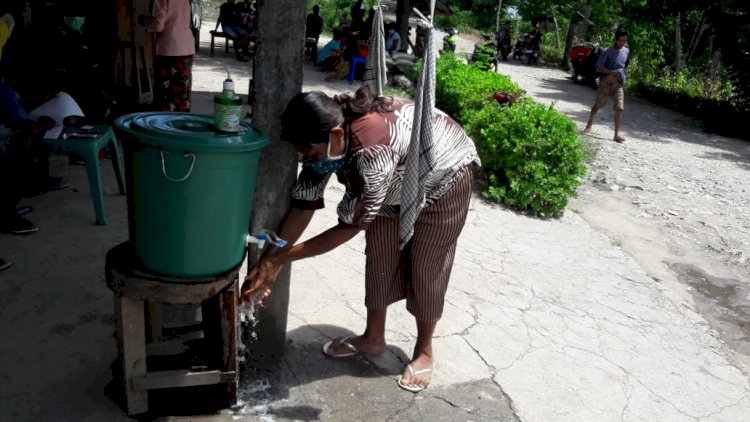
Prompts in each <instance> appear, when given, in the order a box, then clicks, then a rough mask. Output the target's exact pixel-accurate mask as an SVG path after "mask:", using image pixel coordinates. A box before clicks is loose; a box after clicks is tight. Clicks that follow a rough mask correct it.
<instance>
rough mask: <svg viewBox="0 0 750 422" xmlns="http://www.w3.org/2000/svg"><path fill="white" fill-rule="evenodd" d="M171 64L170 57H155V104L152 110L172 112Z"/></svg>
mask: <svg viewBox="0 0 750 422" xmlns="http://www.w3.org/2000/svg"><path fill="white" fill-rule="evenodd" d="M171 64H172V63H171V60H170V57H166V56H156V57H154V102H153V104H152V108H153V109H154V110H156V111H170V103H171V101H170V88H169V86H170V84H171V80H172V77H171V71H170V69H171Z"/></svg>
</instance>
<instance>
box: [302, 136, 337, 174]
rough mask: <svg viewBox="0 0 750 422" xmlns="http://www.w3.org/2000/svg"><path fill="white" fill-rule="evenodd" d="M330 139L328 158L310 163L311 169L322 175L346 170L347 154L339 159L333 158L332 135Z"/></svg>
mask: <svg viewBox="0 0 750 422" xmlns="http://www.w3.org/2000/svg"><path fill="white" fill-rule="evenodd" d="M328 138H329V139H328V151H327V152H326V158H322V159H320V160H318V161H315V162H313V163H310V167H312V169H313V170H315V171H317V172H318V173H320V174H331V173H337V172H339V171H341V169H342V168H344V162H345V161H346V152H344V153H343V154H341V155H339V156H337V157H331V139H330V135H329V137H328Z"/></svg>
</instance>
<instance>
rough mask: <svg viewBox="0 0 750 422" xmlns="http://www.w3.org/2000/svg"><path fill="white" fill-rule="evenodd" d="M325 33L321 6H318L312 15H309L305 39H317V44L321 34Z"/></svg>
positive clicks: (314, 8)
mask: <svg viewBox="0 0 750 422" xmlns="http://www.w3.org/2000/svg"><path fill="white" fill-rule="evenodd" d="M321 32H323V18H322V17H320V6H318V5H317V4H316V5H315V6H313V8H312V13H310V14H309V15H307V23H306V24H305V37H306V38H315V43H316V44H317V42H318V40H319V39H320V33H321Z"/></svg>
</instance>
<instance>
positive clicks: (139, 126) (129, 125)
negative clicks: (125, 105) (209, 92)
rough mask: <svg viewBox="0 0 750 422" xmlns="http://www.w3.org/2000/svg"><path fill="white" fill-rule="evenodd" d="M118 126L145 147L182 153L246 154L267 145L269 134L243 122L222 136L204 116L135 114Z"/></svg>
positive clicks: (210, 118)
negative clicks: (145, 145)
mask: <svg viewBox="0 0 750 422" xmlns="http://www.w3.org/2000/svg"><path fill="white" fill-rule="evenodd" d="M115 126H116V127H117V128H119V129H121V130H123V131H125V132H127V133H129V134H130V135H132V136H134V137H135V138H137V139H138V140H139V141H140V142H142V143H144V144H147V145H150V146H154V147H159V148H165V149H173V150H180V151H191V152H203V151H208V152H247V151H257V150H259V149H262V148H263V147H264V146H266V145H267V144H268V134H267V133H266V132H265V131H264V130H262V129H260V128H258V127H256V126H253V125H251V124H249V123H245V122H241V123H240V130H239V131H238V132H235V133H227V132H219V131H217V130H216V129H215V127H214V118H213V116H207V115H202V114H192V113H172V112H155V113H133V114H128V115H125V116H121V117H119V118H118V119H117V120H115Z"/></svg>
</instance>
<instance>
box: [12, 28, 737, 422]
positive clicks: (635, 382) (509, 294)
mask: <svg viewBox="0 0 750 422" xmlns="http://www.w3.org/2000/svg"><path fill="white" fill-rule="evenodd" d="M203 39H204V40H205V39H207V38H206V37H204V38H203ZM235 63H237V62H235V61H234V60H232V56H231V54H230V55H226V56H223V53H218V52H217V57H216V58H215V59H208V58H205V57H204V58H200V59H198V60H196V70H195V74H196V81H195V86H196V91H197V93H196V104H195V110H196V111H208V110H210V103H207V102H206V101H207V100H209V99H210V95H211V94H210V92H216V90H218V89H219V87H220V86H221V80H222V79H223V78H224V74H223V73H222V72H223V67H224V65H225V64H231V65H235ZM305 70H306V79H305V81H306V89H310V87H312V86H316V87H320V88H325V89H327V90H328V91H329V92H331V91H334V90H341V89H342V88H345V87H348V84H346V83H343V84H337V85H326V84H324V83H323V82H322V75H321V74H320V73H319V72H316V71H315V70H314V69H311V68H309V67H306V69H305ZM205 78H210V79H205ZM238 79H239V78H238ZM237 85H238V86H240V87H241V86H242V85H241V83H238V84H237ZM332 87H333V88H332ZM316 89H317V88H316ZM104 178H105V184H106V185H107V188H108V192H114V187H115V186H116V185H115V181H114V177H113V175H112V172H111V169H109V168H106V166H105V174H104ZM71 182H72V184H73V189H75V190H73V189H70V190H67V191H60V192H52V193H49V194H47V195H45V196H42V197H38V198H33V199H31V200H28V201H24V203H28V204H31V205H33V206H34V208H35V210H36V211H35V212H34V214H33V215H32V219H33V220H34V221H35V222H37V224H38V225H40V227H41V230H40V232H39V233H37V234H35V235H32V236H27V237H10V236H2V237H1V239H2V241H1V242H2V243H1V246H0V255H2V256H4V257H7V258H10V259H12V260H14V261H15V262H16V265H15V266H14V267H13V268H11V269H9V270H6V271H3V272H0V304H2V306H0V320H1V321H2V323H1V324H2V333H3V341H2V342H1V343H0V361H1V362H3V370H2V372H1V375H2V381H3V382H2V383H1V384H0V385H2V386H1V387H0V420H8V421H16V420H18V421H27V420H35V421H42V420H54V421H62V420H75V421H81V420H84V421H101V420H112V421H116V420H127V418H126V417H125V416H124V414H123V413H122V411H121V410H119V409H118V408H117V407H116V405H114V404H113V403H112V402H111V401H110V400H109V399H108V398H107V397H106V396H105V391H107V390H106V385H107V384H108V383H109V382H110V380H111V375H110V371H109V367H108V365H109V364H110V362H111V360H112V359H113V358H114V356H115V344H114V340H113V339H112V336H111V335H112V331H113V330H114V327H113V325H112V320H111V313H112V301H111V293H110V291H109V290H107V288H106V287H105V285H104V254H105V253H106V251H107V249H108V248H109V247H112V246H114V245H115V244H117V243H119V242H121V241H123V240H125V238H126V237H127V230H126V224H127V221H126V210H125V201H124V198H123V197H120V196H116V195H113V194H109V195H107V197H106V198H105V201H106V203H107V211H108V213H109V218H110V221H111V222H110V225H109V226H106V227H97V226H94V225H93V210H92V209H91V200H90V197H89V196H88V184H87V182H86V178H85V172H84V171H83V167H80V166H73V167H71ZM342 194H343V189H342V188H341V187H340V186H338V185H337V184H335V183H332V184H331V185H330V186H329V188H328V190H327V192H326V200H327V204H328V207H327V208H326V209H324V210H322V211H320V212H318V213H317V214H316V216H315V218H314V219H313V222H312V224H311V227H310V229H309V230H308V233H306V236H310V235H314V234H316V233H319V232H321V231H322V230H324V229H326V228H327V227H330V226H332V225H333V224H335V222H336V216H335V204H336V203H337V202H338V199H339V198H340V197H341V196H342ZM617 243H618V242H617V241H616V240H613V239H610V238H607V237H606V236H604V235H602V234H600V233H598V232H596V231H595V230H593V229H592V228H590V227H589V226H588V225H587V224H586V223H585V222H584V221H583V219H582V218H580V217H579V216H578V215H577V214H576V213H574V212H571V211H570V210H569V211H568V212H566V214H565V215H564V217H562V218H560V219H558V220H550V221H542V220H537V219H532V218H528V217H525V216H521V215H517V214H515V213H513V212H511V211H508V210H505V209H503V208H501V207H498V206H496V205H492V204H488V203H486V202H485V201H484V200H482V199H481V198H480V196H479V195H475V197H474V198H473V200H472V206H471V211H470V213H469V217H468V221H467V224H466V227H465V229H464V232H463V234H462V236H461V238H460V240H459V248H458V253H457V256H456V264H455V266H454V270H453V278H452V281H451V285H450V287H449V290H448V295H447V300H446V309H445V314H444V316H443V319H442V320H441V322H440V323H439V325H438V329H437V332H436V339H435V354H436V366H435V374H434V377H433V382H432V384H431V385H430V387H429V388H428V389H427V390H425V391H424V392H423V393H421V394H418V395H413V394H411V393H407V392H404V391H402V390H400V389H399V388H398V387H397V385H396V380H397V379H398V376H399V374H400V373H401V371H402V370H403V367H404V365H405V364H406V363H407V362H408V360H409V356H410V353H411V348H412V347H413V343H414V339H415V334H416V329H415V326H414V321H413V318H412V317H411V316H410V315H409V314H408V313H407V312H406V311H405V310H404V305H403V303H398V304H396V305H394V306H393V307H392V308H391V310H390V312H389V317H388V323H387V338H386V339H387V342H388V351H387V353H386V354H384V355H383V356H380V357H372V358H371V357H353V358H343V359H330V358H326V357H325V356H323V354H322V352H321V346H322V344H323V343H324V342H325V341H327V340H328V339H330V338H334V337H336V336H339V335H346V334H352V333H359V332H361V330H362V329H363V328H364V325H365V309H364V306H363V298H364V287H363V284H364V283H363V280H364V255H363V251H364V237H363V236H361V235H360V236H358V237H356V238H355V239H353V240H352V241H351V242H349V243H348V244H346V245H344V246H342V247H340V248H338V249H337V250H335V251H333V252H331V253H329V254H327V255H324V256H320V257H317V258H314V259H309V260H306V261H301V262H298V263H295V264H294V267H293V276H292V287H291V304H290V316H289V324H288V336H287V340H288V347H287V351H286V356H285V357H284V359H283V360H282V362H281V364H280V365H278V366H270V367H264V368H262V369H259V370H257V371H255V372H253V373H248V374H245V380H244V381H243V386H242V392H241V393H242V397H243V399H244V400H245V401H246V403H247V404H246V405H245V406H244V407H242V408H239V409H235V410H225V411H223V412H221V414H218V415H205V416H190V417H187V416H171V417H169V416H166V417H164V420H174V421H178V420H180V421H182V420H184V421H187V420H190V421H198V420H211V421H223V420H226V421H229V420H233V421H234V420H242V421H256V420H263V421H268V420H279V421H281V420H325V421H344V420H346V421H350V420H363V421H377V420H398V421H441V420H443V421H469V420H471V421H498V420H501V421H515V420H523V421H538V422H552V421H576V422H581V421H595V422H598V421H670V422H672V421H728V422H739V421H746V420H750V384H749V383H748V377H747V375H746V374H743V373H742V372H741V371H740V370H739V369H737V367H736V366H735V365H734V364H733V362H732V358H731V353H730V351H729V350H728V349H727V346H726V345H725V344H724V343H723V342H722V341H721V339H720V337H719V335H718V334H717V333H716V332H715V331H714V330H712V329H711V327H710V326H709V324H708V323H707V322H706V321H705V319H704V318H703V317H701V316H700V315H698V314H697V313H696V312H695V311H694V310H693V304H692V303H690V302H688V301H687V299H686V298H684V297H682V296H680V295H678V294H676V293H674V292H672V291H671V290H669V289H668V288H666V287H663V286H661V285H660V284H659V282H658V281H655V280H654V279H652V278H650V277H648V276H647V274H646V273H645V272H644V271H643V269H642V268H640V267H639V266H638V264H637V263H636V262H635V261H634V260H633V259H631V258H630V257H629V256H628V255H627V254H625V253H624V252H623V250H622V249H621V248H620V247H619V246H618V244H617ZM186 406H187V404H186ZM180 410H183V411H185V409H180V408H178V409H176V410H175V409H172V411H171V412H170V413H167V414H171V415H176V414H179V413H180Z"/></svg>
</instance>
